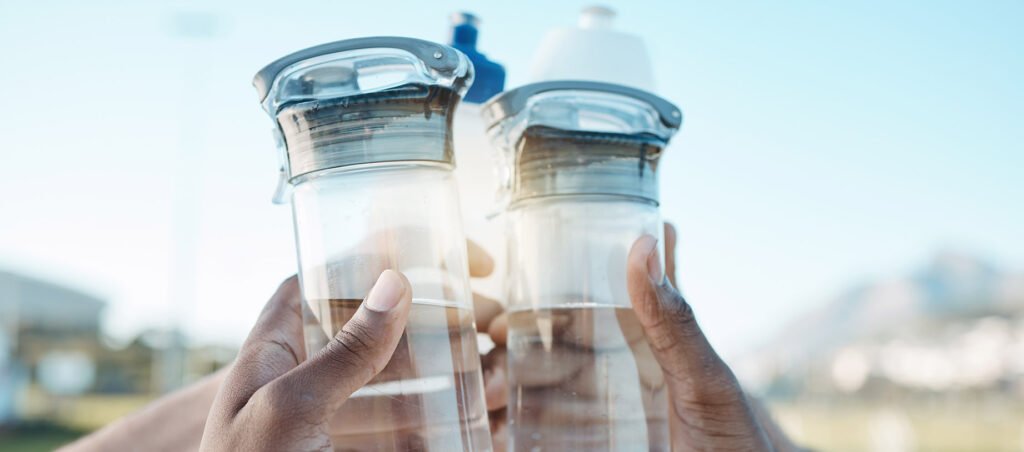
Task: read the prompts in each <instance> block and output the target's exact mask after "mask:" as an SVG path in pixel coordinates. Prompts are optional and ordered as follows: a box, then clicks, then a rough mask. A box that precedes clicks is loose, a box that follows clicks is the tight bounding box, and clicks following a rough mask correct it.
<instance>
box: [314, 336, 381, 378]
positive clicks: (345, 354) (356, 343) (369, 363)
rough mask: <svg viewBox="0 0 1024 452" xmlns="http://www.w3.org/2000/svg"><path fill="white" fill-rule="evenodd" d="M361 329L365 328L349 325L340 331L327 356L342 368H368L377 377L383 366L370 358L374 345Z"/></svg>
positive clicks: (329, 347) (333, 340) (329, 345)
mask: <svg viewBox="0 0 1024 452" xmlns="http://www.w3.org/2000/svg"><path fill="white" fill-rule="evenodd" d="M350 327H351V329H350ZM360 328H365V327H361V326H352V325H347V326H346V327H345V328H343V329H342V330H341V331H339V332H338V334H337V335H336V336H335V337H334V339H332V340H331V343H330V344H328V346H327V350H326V351H327V356H328V357H329V358H330V360H331V361H333V362H334V363H335V364H337V365H338V366H339V367H341V368H366V369H369V370H370V371H371V372H372V374H373V375H376V374H377V373H378V372H380V370H381V367H382V366H381V365H380V364H378V363H377V362H376V360H374V359H370V358H369V354H370V353H372V352H373V344H372V343H371V341H370V340H368V339H367V338H366V336H365V335H362V334H361V333H360V332H359V329H360ZM353 330H355V331H353Z"/></svg>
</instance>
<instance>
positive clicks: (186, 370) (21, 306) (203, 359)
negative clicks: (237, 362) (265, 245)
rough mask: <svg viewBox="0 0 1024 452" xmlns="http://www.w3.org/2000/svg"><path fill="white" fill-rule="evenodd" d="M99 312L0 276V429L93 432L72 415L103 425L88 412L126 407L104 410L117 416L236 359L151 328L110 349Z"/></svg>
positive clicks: (74, 297)
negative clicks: (63, 427) (53, 426)
mask: <svg viewBox="0 0 1024 452" xmlns="http://www.w3.org/2000/svg"><path fill="white" fill-rule="evenodd" d="M105 306H106V303H105V302H104V301H103V300H100V299H99V298H97V297H95V296H92V295H89V294H85V293H82V292H79V291H76V290H72V289H68V288H65V287H61V286H60V285H57V284H53V283H49V282H45V281H40V280H37V279H33V278H29V277H25V276H21V275H17V274H13V273H9V272H0V425H2V424H6V423H13V422H18V421H23V420H49V421H52V422H58V423H71V424H77V426H78V427H83V428H90V427H94V425H92V424H87V423H85V422H81V421H79V420H75V419H80V418H82V417H83V416H81V415H79V414H76V413H86V414H87V415H88V416H86V417H90V418H96V419H90V420H91V421H96V423H97V424H98V425H102V423H101V422H99V420H100V419H99V418H98V417H97V416H96V414H95V413H96V412H97V410H96V409H95V408H93V407H95V406H97V405H100V406H102V405H104V404H107V405H110V404H111V403H112V402H115V401H118V400H120V401H122V402H123V401H124V400H128V401H129V402H128V403H121V405H119V407H123V409H122V408H117V409H115V410H112V411H111V410H108V411H110V414H109V415H108V416H107V417H116V416H118V415H121V414H124V412H125V411H130V410H131V409H134V408H136V407H137V405H138V404H140V403H144V402H145V401H146V400H148V399H149V398H151V397H154V396H156V395H159V394H161V393H164V392H167V391H169V390H172V389H174V388H176V387H178V386H180V385H181V384H183V383H187V382H188V381H191V380H194V379H197V378H199V377H201V376H203V375H205V374H208V373H210V372H212V371H214V370H216V369H218V368H220V367H222V366H224V365H226V364H227V363H228V362H230V361H231V360H232V359H234V355H235V351H236V350H235V349H233V348H230V347H218V346H203V347H190V346H189V343H188V340H187V338H186V337H185V335H184V334H183V333H182V332H181V331H180V330H178V329H149V330H145V331H143V332H142V333H140V334H139V335H138V336H136V337H135V338H134V339H132V340H131V341H128V342H127V343H124V344H120V345H114V344H112V343H111V341H110V340H109V339H107V338H106V337H105V335H104V334H103V330H102V322H101V320H102V314H103V310H104V308H105ZM101 417H102V416H101ZM109 420H110V419H103V420H102V421H103V422H106V421H109Z"/></svg>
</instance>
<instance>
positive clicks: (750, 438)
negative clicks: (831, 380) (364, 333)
mask: <svg viewBox="0 0 1024 452" xmlns="http://www.w3.org/2000/svg"><path fill="white" fill-rule="evenodd" d="M664 237H665V252H666V254H667V255H666V259H665V267H664V270H662V268H661V265H660V260H659V258H658V256H657V254H656V253H657V250H658V247H657V242H656V239H655V238H654V237H651V236H644V237H642V238H640V239H639V240H637V242H636V243H635V244H634V246H633V249H632V250H631V252H630V254H629V265H628V271H629V275H628V282H629V289H630V298H631V299H632V300H631V301H632V303H633V308H634V309H635V310H636V312H637V317H638V320H639V322H640V324H641V327H642V328H641V329H642V330H643V332H644V334H645V335H646V337H647V342H648V343H649V344H650V348H651V351H652V353H653V354H654V357H655V361H656V362H657V363H658V365H659V366H660V367H661V369H662V371H663V373H664V378H665V385H666V386H667V389H668V397H669V411H670V412H669V413H668V418H669V426H670V430H671V435H672V446H671V447H672V450H705V449H714V450H718V449H735V450H779V451H791V450H800V448H799V447H797V446H796V445H794V444H793V443H792V442H791V441H790V440H789V439H788V438H787V437H786V435H785V433H783V432H782V430H781V429H780V428H779V427H778V425H776V424H775V422H774V421H773V420H772V419H771V416H770V414H769V413H768V412H767V410H765V409H764V408H763V407H761V406H760V405H759V404H758V403H757V401H756V400H755V399H752V398H749V397H747V396H746V395H745V393H744V392H743V389H742V388H741V387H740V385H739V383H738V382H737V381H736V378H735V376H734V375H733V374H732V371H731V370H730V369H729V367H728V366H727V365H726V364H725V362H724V361H722V359H721V358H719V357H718V355H717V353H715V351H714V349H713V348H712V347H711V345H710V343H708V341H707V338H706V337H705V336H704V334H703V332H702V331H701V330H700V327H699V326H698V325H697V323H696V320H695V319H694V314H693V311H692V309H691V308H690V306H689V305H688V304H687V303H686V302H685V300H683V298H682V296H681V295H680V294H679V292H678V291H677V290H676V289H675V273H676V270H675V259H674V255H675V252H674V251H675V245H676V233H675V229H674V228H673V227H672V226H671V225H669V224H666V225H665V233H664ZM648 264H651V265H648ZM652 275H653V276H652ZM485 324H486V325H487V326H488V328H487V330H488V333H489V334H490V336H491V338H492V339H493V340H494V342H495V343H496V344H497V345H498V347H497V348H495V349H494V350H492V351H491V352H490V353H489V354H488V355H487V356H486V357H485V358H484V368H485V371H484V380H485V388H486V389H485V390H486V395H487V408H488V410H489V411H490V417H491V430H492V435H493V438H494V446H495V450H496V451H503V450H505V446H506V444H505V439H506V438H505V437H506V436H507V434H508V432H507V426H506V413H505V409H506V406H507V404H508V397H507V395H508V381H507V377H506V375H507V371H506V369H505V360H506V352H505V349H504V345H505V343H506V340H507V336H508V326H507V316H506V314H504V313H501V314H498V315H497V316H496V317H495V318H493V319H487V320H486V323H485Z"/></svg>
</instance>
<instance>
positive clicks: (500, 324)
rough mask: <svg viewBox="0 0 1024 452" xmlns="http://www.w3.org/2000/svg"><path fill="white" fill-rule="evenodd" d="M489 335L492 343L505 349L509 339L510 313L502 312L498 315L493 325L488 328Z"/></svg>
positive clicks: (492, 321)
mask: <svg viewBox="0 0 1024 452" xmlns="http://www.w3.org/2000/svg"><path fill="white" fill-rule="evenodd" d="M487 335H488V336H491V341H493V342H494V345H495V346H497V347H504V346H505V343H506V341H507V339H508V313H507V312H502V313H501V314H498V316H497V317H495V318H494V319H493V320H491V324H490V325H488V326H487Z"/></svg>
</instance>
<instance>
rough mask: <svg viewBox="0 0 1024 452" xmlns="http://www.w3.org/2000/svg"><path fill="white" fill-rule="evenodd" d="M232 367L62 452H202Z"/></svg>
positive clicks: (127, 417) (115, 423)
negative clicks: (208, 420) (206, 430)
mask: <svg viewBox="0 0 1024 452" xmlns="http://www.w3.org/2000/svg"><path fill="white" fill-rule="evenodd" d="M229 367H230V366H229ZM229 367H226V368H224V369H221V370H219V371H217V372H215V373H213V374H212V375H209V376H207V377H205V378H203V379H202V380H199V381H197V382H195V383H193V384H192V385H189V386H187V387H185V388H182V389H180V390H178V391H176V392H173V393H171V394H168V395H166V396H164V397H161V398H160V399H157V400H156V401H154V402H153V403H151V404H149V405H147V406H146V407H144V408H143V409H141V410H140V411H138V412H136V413H133V414H130V415H128V416H125V417H124V418H121V419H118V420H117V421H115V422H113V423H111V424H109V425H107V426H106V427H103V428H102V429H100V430H97V431H95V432H93V433H91V434H89V435H88V436H85V437H84V438H81V439H79V440H77V441H75V442H73V443H71V444H68V445H66V446H64V447H62V448H61V449H60V450H61V451H63V452H91V451H107V450H154V451H160V450H174V451H189V450H198V449H199V442H200V440H202V438H203V428H204V426H205V425H206V417H207V414H208V413H209V411H210V406H211V405H212V404H213V399H214V397H215V396H216V395H217V389H218V388H219V387H220V383H221V380H222V379H223V378H224V374H225V373H226V372H227V370H228V368H229Z"/></svg>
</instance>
